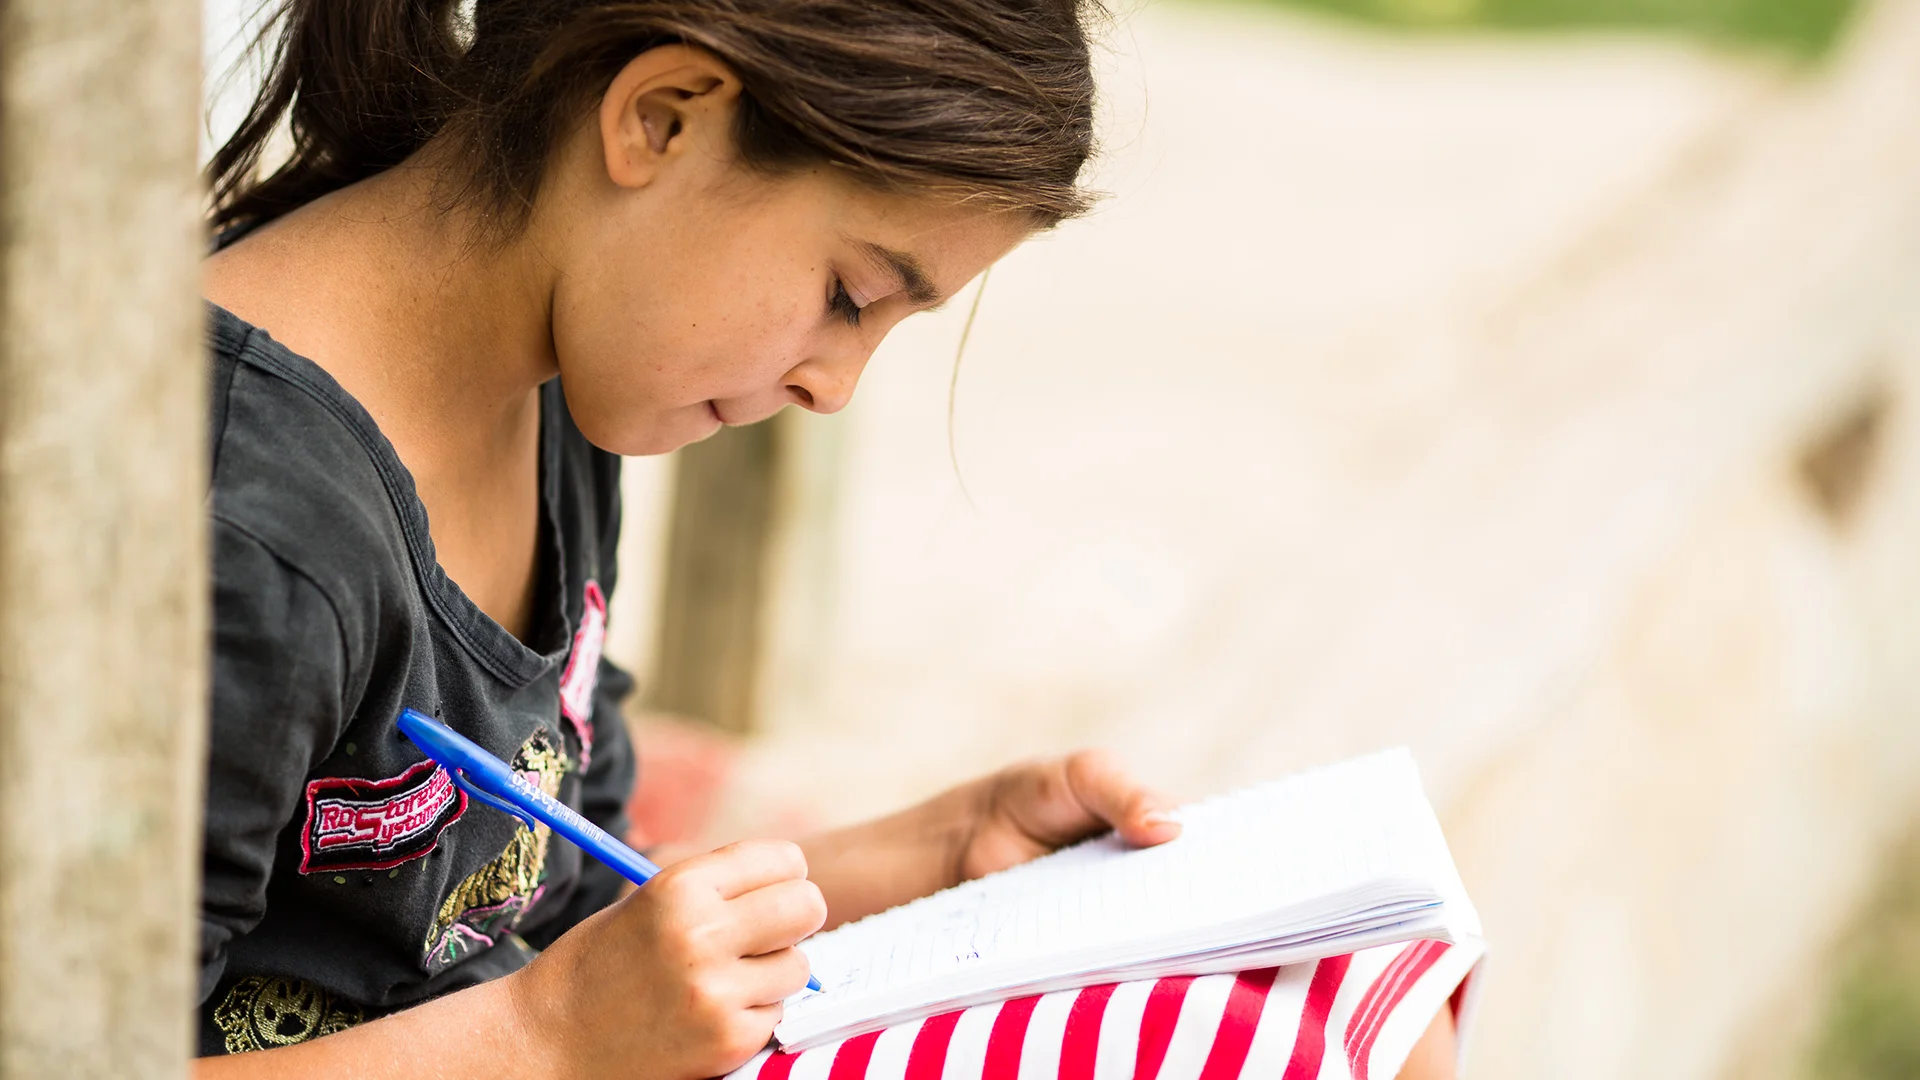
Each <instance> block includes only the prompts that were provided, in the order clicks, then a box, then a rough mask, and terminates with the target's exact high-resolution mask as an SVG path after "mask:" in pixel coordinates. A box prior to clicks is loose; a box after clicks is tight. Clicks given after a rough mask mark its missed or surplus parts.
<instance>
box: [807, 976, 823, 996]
mask: <svg viewBox="0 0 1920 1080" xmlns="http://www.w3.org/2000/svg"><path fill="white" fill-rule="evenodd" d="M807 989H809V990H811V991H813V992H814V993H816V994H817V993H819V992H820V980H819V979H816V978H814V977H813V976H811V975H809V976H807Z"/></svg>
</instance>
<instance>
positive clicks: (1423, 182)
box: [206, 0, 1920, 1080]
mask: <svg viewBox="0 0 1920 1080" xmlns="http://www.w3.org/2000/svg"><path fill="white" fill-rule="evenodd" d="M252 6H253V5H252V3H251V2H250V0H208V8H207V11H208V16H209V18H208V34H207V39H206V40H207V50H208V60H209V64H208V69H209V71H210V72H215V73H218V72H220V71H222V70H224V69H225V68H226V67H227V65H228V63H229V62H230V61H231V60H232V58H233V57H234V56H235V55H237V53H236V52H235V49H234V45H235V42H236V40H237V38H236V34H237V32H238V31H239V30H240V29H241V28H242V27H243V25H244V24H245V23H246V21H247V19H246V13H247V11H248V10H249V9H250V8H251V7H252ZM1102 38H1103V41H1104V52H1103V55H1102V60H1101V62H1102V66H1103V70H1104V89H1105V116H1104V119H1103V134H1104V153H1103V155H1102V157H1101V159H1100V161H1099V164H1098V166H1097V169H1096V171H1095V175H1094V176H1093V178H1092V179H1093V184H1094V186H1096V187H1098V188H1099V189H1101V190H1102V191H1104V192H1106V193H1107V195H1108V197H1107V199H1106V200H1105V201H1104V202H1103V204H1102V205H1101V206H1100V208H1099V209H1098V210H1097V211H1096V212H1095V213H1094V214H1093V215H1092V216H1090V217H1089V218H1087V219H1086V220H1083V221H1077V222H1072V223H1069V224H1067V225H1065V226H1063V227H1061V228H1060V229H1059V230H1058V231H1056V232H1055V233H1053V234H1051V235H1049V236H1046V237H1043V238H1041V239H1039V240H1036V241H1035V242H1033V243H1031V244H1029V245H1027V246H1026V247H1025V248H1023V249H1022V250H1020V251H1018V252H1016V253H1015V254H1013V255H1012V256H1010V257H1009V258H1008V259H1007V260H1005V261H1004V262H1003V263H1002V264H1001V265H999V266H998V267H996V268H995V269H994V270H993V271H992V273H991V277H990V279H989V280H988V282H987V283H986V285H985V287H984V292H983V293H982V294H981V295H979V297H978V310H977V319H976V321H975V322H974V325H973V326H972V330H971V333H970V335H969V336H968V340H967V341H966V344H965V350H964V356H961V355H960V352H961V350H960V344H961V338H962V332H963V328H964V325H965V323H966V320H967V316H968V312H969V310H970V309H972V307H973V305H974V303H975V299H976V298H975V294H974V293H973V291H971V290H969V291H968V292H967V293H965V294H963V295H962V296H961V297H959V298H957V299H956V301H955V302H954V303H952V304H951V305H949V309H948V310H946V311H944V312H941V313H937V314H932V315H927V316H923V317H919V318H916V319H914V320H912V321H909V322H908V323H907V324H906V325H904V326H902V327H901V328H900V329H899V330H898V331H896V333H895V334H894V336H893V338H892V339H891V340H889V341H888V342H887V343H886V345H885V346H884V347H883V348H882V349H881V351H880V353H879V355H877V356H876V357H875V359H874V361H873V364H872V366H871V368H870V369H869V371H868V374H867V376H866V379H865V382H864V385H863V387H862V389H861V391H860V393H859V395H858V397H857V399H856V400H855V402H854V404H853V405H852V406H851V407H850V408H849V409H847V410H846V411H845V412H844V413H842V414H840V415H838V416H834V417H830V418H822V417H814V416H810V415H798V416H796V415H783V416H781V417H779V418H777V419H776V420H775V421H772V422H770V423H768V424H764V425H760V426H758V427H755V428H749V429H740V430H734V431H729V432H726V433H725V434H724V435H723V436H722V437H720V438H716V439H715V440H712V441H710V442H708V443H704V444H701V445H699V446H696V447H692V448H689V449H688V450H686V451H683V452H681V453H680V454H677V455H675V456H673V457H671V458H665V459H646V460H634V461H631V462H629V471H628V503H627V518H626V536H625V538H624V540H623V552H622V559H623V567H622V573H621V581H620V587H619V590H618V592H617V593H616V595H615V598H614V601H613V604H614V613H613V616H612V634H613V640H612V643H611V645H610V650H611V654H612V655H613V656H614V657H615V658H616V659H617V660H619V661H621V662H623V663H624V664H626V665H628V666H629V667H631V668H633V669H634V670H635V671H636V672H637V673H638V674H639V675H640V676H641V683H642V688H643V689H642V691H641V693H640V695H639V696H638V697H637V698H636V700H635V701H634V702H633V705H632V710H633V715H634V722H635V724H636V725H637V727H638V728H639V730H640V746H641V752H642V756H643V766H642V775H643V781H642V783H641V786H640V789H639V795H638V799H639V804H638V813H637V824H636V831H637V833H638V834H639V837H638V838H639V839H640V840H642V841H643V842H652V841H660V840H678V839H702V840H712V841H719V840H725V839H730V838H733V837H737V836H740V835H745V834H754V833H759V834H766V833H773V834H785V835H791V834H795V833H799V832H803V831H806V830H809V829H814V828H819V827H823V826H828V825H834V824H839V823H842V822H846V821H850V820H853V819H857V818H860V817H864V816H867V815H871V814H875V813H879V812H882V811H885V810H889V809H892V808H895V807H898V806H901V805H904V804H906V803H909V802H911V801H914V800H917V799H919V798H921V797H923V796H925V795H927V794H930V793H932V792H933V791H935V790H938V789H939V788H941V787H943V786H945V785H948V784H951V783H955V782H958V781H960V780H963V779H966V778H968V777H971V776H973V775H976V774H978V773H981V772H984V771H987V770H990V769H992V768H994V767H996V766H997V765H1000V764H1003V763H1005V762H1007V761H1009V760H1012V759H1015V758H1019V757H1024V756H1031V755H1039V754H1050V753H1055V752H1059V751H1062V750H1065V749H1068V748H1072V747H1077V746H1082V745H1088V744H1104V745H1107V746H1110V747H1113V748H1114V749H1116V750H1117V751H1118V752H1120V753H1121V754H1122V755H1123V756H1124V757H1125V758H1126V759H1127V760H1128V761H1129V762H1131V763H1132V765H1133V766H1134V767H1135V768H1136V769H1137V770H1138V771H1139V772H1140V773H1141V774H1143V775H1144V776H1145V777H1147V778H1148V779H1149V780H1151V781H1152V782H1154V783H1156V784H1158V785H1161V786H1162V787H1164V788H1166V789H1168V790H1169V791H1171V792H1173V793H1176V794H1178V795H1181V796H1199V795H1203V794H1206V793H1210V792H1214V791H1219V790H1223V789H1227V788H1231V787H1234V786H1237V785H1243V784H1247V783H1251V782H1255V781H1259V780H1263V779H1266V778H1270V777H1273V776H1276V775H1279V774H1282V773H1285V772H1287V771H1290V770H1293V769H1296V768H1300V767H1303V766H1307V765H1311V764H1315V763H1319V762H1324V761H1328V760H1331V759H1336V758H1340V757H1343V756H1348V755H1352V754H1357V753H1361V752H1364V751H1368V750H1372V749H1375V748H1379V747H1383V746H1388V745H1393V744H1401V743H1404V744H1408V745H1410V746H1411V747H1412V748H1413V749H1414V751H1415V752H1416V754H1417V755H1418V758H1419V760H1420V762H1421V766H1422V769H1423V772H1424V775H1425V778H1426V781H1427V784H1428V787H1429V792H1430V794H1431V795H1432V797H1433V799H1434V801H1435V804H1436V805H1437V807H1438V808H1439V810H1440V813H1441V816H1442V818H1443V821H1444V822H1445V824H1446V826H1447V830H1448V834H1449V837H1450V839H1451V842H1452V845H1453V848H1454V852H1455V855H1456V857H1457V859H1458V861H1459V863H1460V867H1461V870H1462V872H1463V874H1464V876H1465V878H1466V880H1467V883H1468V885H1469V887H1470V889H1471V890H1472V892H1473V894H1474V897H1475V899H1476V901H1477V902H1478V904H1479V906H1480V908H1481V910H1482V913H1483V915H1484V917H1485V919H1486V923H1487V927H1488V932H1489V934H1490V936H1491V938H1492V940H1493V945H1494V950H1495V951H1494V954H1493V959H1492V961H1491V967H1490V972H1489V975H1490V978H1489V981H1488V983H1487V993H1486V998H1485V1000H1484V1008H1483V1009H1482V1011H1481V1014H1480V1024H1479V1027H1478V1028H1477V1030H1476V1031H1475V1032H1474V1033H1473V1040H1472V1053H1471V1069H1470V1075H1472V1076H1474V1077H1477V1078H1481V1080H1521V1078H1534V1077H1556V1078H1563V1080H1587V1078H1593V1080H1600V1078H1627V1077H1633V1078H1646V1077H1674V1078H1700V1080H1720V1078H1729V1080H1731V1078H1747V1077H1753V1078H1762V1080H1770V1078H1781V1080H1786V1078H1813V1077H1820V1078H1835V1080H1850V1078H1862V1080H1866V1078H1875V1080H1880V1078H1884V1080H1894V1078H1906V1080H1912V1078H1915V1077H1920V832H1916V828H1915V826H1916V824H1920V414H1917V413H1916V410H1920V3H1916V2H1915V0H1860V2H1858V3H1851V2H1848V0H1297V2H1292V3H1289V2H1283V0H1240V2H1234V3H1209V2H1203V0H1154V2H1151V3H1144V4H1142V3H1137V2H1135V3H1127V4H1126V5H1125V6H1122V7H1117V8H1115V10H1114V11H1113V12H1112V18H1111V21H1110V23H1109V24H1108V25H1107V26H1106V27H1105V29H1104V31H1103V33H1102ZM247 79H248V71H247V69H246V68H245V67H244V66H243V67H242V68H241V69H240V71H239V74H238V76H237V77H236V78H235V79H233V80H231V81H227V82H221V81H219V80H215V81H212V82H210V84H209V89H208V102H209V112H208V115H209V124H210V128H209V130H210V132H214V133H219V132H222V131H224V130H225V128H226V127H227V126H230V125H231V124H232V123H233V121H234V119H235V118H236V117H237V115H238V113H237V110H238V108H239V106H240V104H241V103H242V102H243V101H244V99H245V97H246V96H247V89H248V88H247ZM978 287H979V286H978V285H976V286H975V288H978Z"/></svg>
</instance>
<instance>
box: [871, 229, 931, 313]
mask: <svg viewBox="0 0 1920 1080" xmlns="http://www.w3.org/2000/svg"><path fill="white" fill-rule="evenodd" d="M852 243H853V246H854V247H856V248H858V249H859V250H860V254H862V255H865V256H866V257H867V258H868V259H869V260H870V261H871V262H872V263H873V265H874V266H875V267H877V268H878V269H880V270H881V271H883V272H885V273H889V274H892V275H893V276H894V279H895V280H897V281H898V282H899V283H900V288H901V289H902V290H903V291H904V292H905V293H906V294H907V299H908V300H911V301H913V302H914V303H915V304H916V305H918V306H920V307H925V308H933V307H937V306H939V303H940V290H938V289H936V288H934V287H933V282H932V281H930V280H928V279H927V270H926V267H925V266H924V265H922V263H921V262H920V260H919V259H918V258H917V257H915V256H914V255H912V254H910V253H908V252H905V251H895V250H893V249H892V248H890V247H884V246H882V245H880V244H876V243H874V242H872V241H871V240H855V241H853V242H852Z"/></svg>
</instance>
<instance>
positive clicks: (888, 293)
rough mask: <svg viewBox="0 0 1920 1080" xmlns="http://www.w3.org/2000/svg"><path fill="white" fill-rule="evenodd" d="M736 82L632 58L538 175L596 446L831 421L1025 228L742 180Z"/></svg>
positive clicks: (694, 61) (643, 449)
mask: <svg viewBox="0 0 1920 1080" xmlns="http://www.w3.org/2000/svg"><path fill="white" fill-rule="evenodd" d="M731 79H732V75H731V73H730V72H729V71H728V70H727V69H726V68H725V67H724V66H721V65H718V64H717V63H715V62H713V61H712V60H711V59H710V58H709V57H707V56H706V55H705V54H703V53H699V52H698V51H696V50H692V49H687V48H684V47H666V48H661V49H654V50H652V51H650V52H648V53H645V54H642V55H641V56H640V57H639V58H637V59H636V60H635V61H633V63H631V64H629V65H628V67H627V69H626V70H625V71H623V72H622V73H621V75H620V76H619V77H618V78H616V79H615V81H614V83H613V85H612V87H611V88H610V89H609V90H608V91H607V95H606V98H605V99H604V100H603V102H602V106H601V109H600V113H599V116H598V117H597V119H598V121H599V123H598V124H597V125H583V129H582V130H581V131H580V132H579V133H578V134H577V136H576V137H575V138H573V139H571V140H569V141H568V143H567V144H566V145H565V146H564V147H563V149H562V153H561V159H560V160H559V161H557V162H556V164H555V169H554V172H553V173H550V174H549V175H550V176H551V177H552V180H553V182H552V184H551V186H549V187H548V189H547V192H548V194H547V196H545V197H544V198H543V201H542V207H541V209H540V211H539V212H538V214H537V215H536V233H537V234H538V235H539V237H540V240H539V241H538V243H539V245H540V254H541V256H542V257H543V258H544V259H545V260H546V261H547V262H548V263H549V264H550V265H551V266H552V268H553V269H554V270H556V271H557V274H556V279H557V284H556V286H555V287H554V291H553V299H552V303H553V310H552V327H553V347H554V352H555V355H556V357H557V358H558V362H559V367H560V373H561V376H562V380H563V385H564V386H565V388H566V394H567V405H568V409H569V410H570V411H571V412H572V414H573V417H574V419H575V421H576V422H577V423H578V424H579V425H580V429H581V431H582V432H583V433H584V434H585V435H586V436H587V438H588V439H589V440H591V441H592V442H593V443H594V444H596V445H598V446H600V447H602V448H603V449H606V450H610V451H613V452H616V453H620V454H657V453H664V452H666V451H669V450H672V449H674V448H676V447H679V446H683V445H685V444H687V443H690V442H696V441H698V440H700V439H704V438H706V437H707V436H709V435H711V434H713V433H714V432H715V431H717V430H719V428H720V427H721V425H723V424H749V423H753V422H754V421H757V420H763V419H765V418H767V417H769V416H771V415H773V414H774V413H776V412H778V411H780V409H781V408H782V407H784V406H786V405H789V404H797V405H800V406H801V407H803V408H807V409H811V410H813V411H815V412H822V413H831V412H836V411H838V410H839V409H841V408H843V407H844V406H845V405H846V404H847V402H848V400H849V399H851V398H852V396H853V390H854V384H855V383H856V382H858V381H859V378H860V373H861V370H862V369H863V368H865V366H866V363H867V359H868V357H870V356H872V355H873V350H874V349H875V348H876V347H877V346H878V345H879V344H880V340H881V339H882V338H884V337H885V336H886V334H887V331H888V330H891V329H892V328H893V327H894V325H895V324H897V323H898V322H899V321H900V320H901V319H903V318H905V317H906V316H908V315H910V314H912V313H914V312H916V311H921V310H924V309H926V308H929V307H932V306H935V305H937V304H939V303H941V302H942V301H944V300H945V299H947V298H948V297H950V296H952V295H953V293H954V292H955V291H956V290H958V289H959V288H960V287H961V286H963V285H964V284H965V283H966V282H968V281H969V280H971V279H972V278H973V277H974V276H976V275H977V274H979V273H980V272H981V271H982V270H984V269H985V268H986V267H987V266H989V265H991V264H992V263H993V262H994V260H996V259H998V258H999V257H1000V256H1002V255H1004V254H1006V253H1007V252H1008V251H1009V250H1011V249H1012V248H1013V247H1014V246H1015V245H1017V244H1018V243H1019V242H1020V241H1021V240H1023V239H1025V238H1026V236H1027V235H1028V234H1029V233H1030V231H1031V222H1030V221H1029V220H1027V219H1025V218H1023V217H1020V216H1018V215H1013V214H1005V213H992V212H987V211H982V210H977V209H969V208H963V207H960V206H956V205H953V204H952V203H950V202H941V201H938V200H934V199H930V198H913V197H908V196H903V195H892V194H883V193H880V192H876V191H874V190H873V189H871V188H869V187H865V186H862V185H859V184H857V183H855V182H852V181H849V180H847V179H845V178H844V177H842V176H839V175H836V171H835V170H833V169H832V168H831V167H825V166H823V167H820V168H814V169H808V170H804V171H801V172H799V173H797V174H793V175H787V176H781V177H778V178H769V177H765V176H761V175H758V174H755V173H752V172H750V171H749V170H747V169H745V168H744V167H743V166H741V165H740V164H739V163H738V161H737V159H736V157H735V154H734V152H733V144H732V138H731V131H732V108H733V104H734V102H735V101H737V93H738V87H737V84H730V83H729V80H731Z"/></svg>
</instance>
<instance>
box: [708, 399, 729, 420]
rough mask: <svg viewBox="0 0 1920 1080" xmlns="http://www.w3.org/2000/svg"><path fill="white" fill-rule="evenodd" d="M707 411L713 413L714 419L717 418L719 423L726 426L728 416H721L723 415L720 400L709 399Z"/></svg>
mask: <svg viewBox="0 0 1920 1080" xmlns="http://www.w3.org/2000/svg"><path fill="white" fill-rule="evenodd" d="M707 411H708V412H710V413H712V414H713V418H714V420H715V421H716V422H718V423H719V424H721V425H722V426H725V425H726V422H727V418H726V417H724V416H721V415H720V403H719V402H717V401H712V400H709V401H708V402H707Z"/></svg>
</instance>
